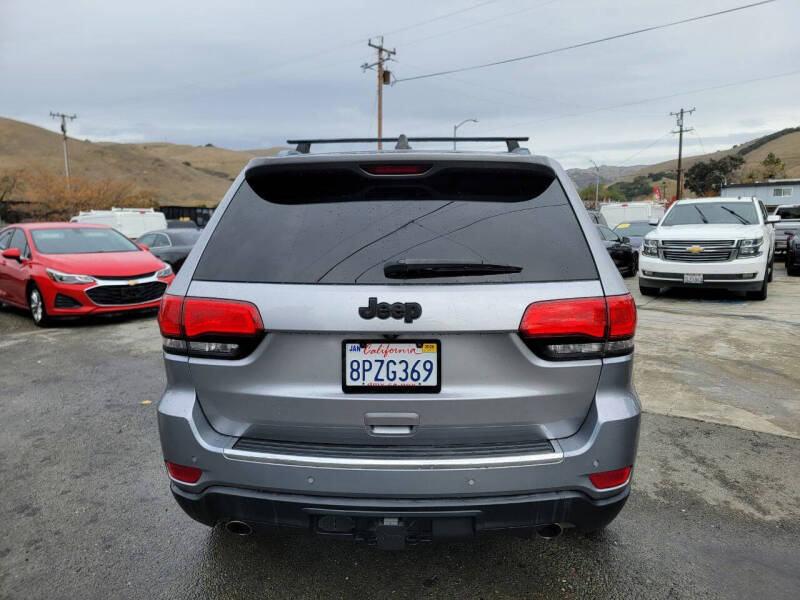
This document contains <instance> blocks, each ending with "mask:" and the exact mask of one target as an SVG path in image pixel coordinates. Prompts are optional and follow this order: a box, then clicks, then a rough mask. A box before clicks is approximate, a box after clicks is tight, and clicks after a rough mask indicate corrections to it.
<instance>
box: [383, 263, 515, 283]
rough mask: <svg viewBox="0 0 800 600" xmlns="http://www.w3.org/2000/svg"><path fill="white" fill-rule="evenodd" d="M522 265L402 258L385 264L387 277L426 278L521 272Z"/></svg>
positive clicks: (384, 269) (384, 271)
mask: <svg viewBox="0 0 800 600" xmlns="http://www.w3.org/2000/svg"><path fill="white" fill-rule="evenodd" d="M521 271H522V267H515V266H513V265H496V264H492V263H483V262H474V261H461V260H447V259H402V260H398V261H396V262H389V263H386V264H385V265H383V275H384V276H385V277H386V278H387V279H425V278H429V277H462V276H465V275H466V276H479V275H498V274H503V273H519V272H521Z"/></svg>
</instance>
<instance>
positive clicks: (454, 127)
mask: <svg viewBox="0 0 800 600" xmlns="http://www.w3.org/2000/svg"><path fill="white" fill-rule="evenodd" d="M469 122H472V123H477V122H478V119H464V120H463V121H461V123H459V124H458V125H453V150H455V149H456V132H457V131H458V128H459V127H461V126H462V125H463V124H464V123H469Z"/></svg>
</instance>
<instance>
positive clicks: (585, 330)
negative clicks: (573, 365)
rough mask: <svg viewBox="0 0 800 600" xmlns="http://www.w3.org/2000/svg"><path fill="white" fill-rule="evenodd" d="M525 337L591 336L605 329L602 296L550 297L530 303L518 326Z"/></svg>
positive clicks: (598, 335) (604, 305) (603, 332)
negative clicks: (559, 298)
mask: <svg viewBox="0 0 800 600" xmlns="http://www.w3.org/2000/svg"><path fill="white" fill-rule="evenodd" d="M519 330H520V333H522V335H523V336H525V337H531V338H533V337H540V338H554V337H590V338H602V337H603V336H604V335H605V333H606V304H605V301H604V300H603V298H571V299H569V300H547V301H545V302H534V303H533V304H531V305H529V306H528V308H527V309H526V310H525V314H524V315H523V316H522V322H521V323H520V326H519Z"/></svg>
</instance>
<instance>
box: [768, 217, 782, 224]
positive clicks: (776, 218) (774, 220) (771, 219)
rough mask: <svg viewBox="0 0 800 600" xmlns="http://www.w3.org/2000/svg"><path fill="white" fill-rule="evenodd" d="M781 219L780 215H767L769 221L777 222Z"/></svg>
mask: <svg viewBox="0 0 800 600" xmlns="http://www.w3.org/2000/svg"><path fill="white" fill-rule="evenodd" d="M780 220H781V217H780V215H768V216H767V223H777V222H778V221H780Z"/></svg>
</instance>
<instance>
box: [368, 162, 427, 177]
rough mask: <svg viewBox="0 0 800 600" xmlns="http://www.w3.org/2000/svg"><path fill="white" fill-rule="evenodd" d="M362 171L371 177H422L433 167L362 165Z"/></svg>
mask: <svg viewBox="0 0 800 600" xmlns="http://www.w3.org/2000/svg"><path fill="white" fill-rule="evenodd" d="M361 169H362V170H364V171H366V172H367V173H369V174H370V175H422V174H423V173H427V172H428V171H430V169H431V165H409V164H395V165H386V164H371V165H361Z"/></svg>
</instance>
